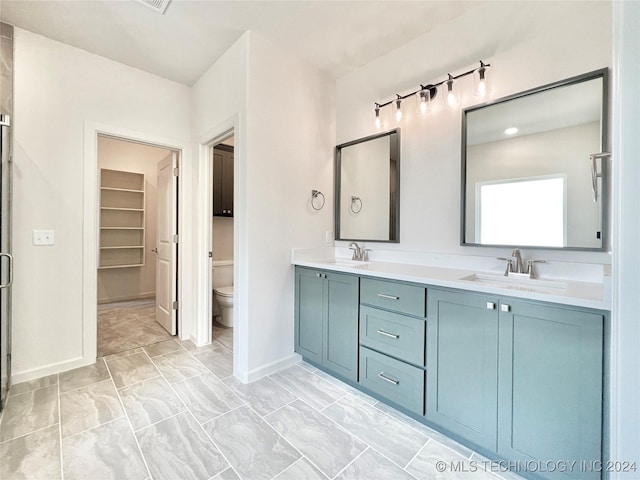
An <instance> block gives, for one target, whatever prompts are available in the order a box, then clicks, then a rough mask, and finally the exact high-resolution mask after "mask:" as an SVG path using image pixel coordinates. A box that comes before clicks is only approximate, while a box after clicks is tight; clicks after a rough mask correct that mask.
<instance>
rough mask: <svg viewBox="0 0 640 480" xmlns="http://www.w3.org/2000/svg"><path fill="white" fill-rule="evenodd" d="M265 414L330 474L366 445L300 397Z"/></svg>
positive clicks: (353, 457)
mask: <svg viewBox="0 0 640 480" xmlns="http://www.w3.org/2000/svg"><path fill="white" fill-rule="evenodd" d="M264 418H265V420H266V421H267V422H269V423H270V424H271V425H272V426H273V427H274V428H275V429H276V430H277V431H278V432H279V433H280V434H281V435H282V436H283V437H284V438H286V439H287V440H288V441H289V442H290V443H291V444H292V445H293V446H294V447H295V448H297V449H298V450H299V451H300V452H302V454H303V455H304V456H305V457H307V458H309V460H311V462H313V464H314V465H316V466H317V467H318V468H320V470H321V471H322V472H323V473H324V474H326V475H328V476H329V477H330V478H333V477H334V476H336V475H337V474H338V473H339V472H340V471H341V470H342V469H343V468H344V467H346V466H347V465H348V464H349V463H351V462H352V461H353V459H355V458H356V457H357V456H358V455H360V453H362V452H363V451H364V449H365V448H367V446H366V445H365V444H364V443H362V442H361V441H360V440H358V439H357V438H355V437H353V436H351V435H349V434H348V433H346V432H344V431H343V430H341V429H340V428H338V427H337V426H336V425H335V424H334V423H333V422H332V421H331V420H329V419H328V418H327V417H325V416H324V415H322V414H321V413H319V412H317V411H316V410H314V409H313V408H311V407H309V406H308V405H306V404H305V403H303V402H301V401H300V400H296V401H295V402H293V403H290V404H289V405H287V406H286V407H283V408H281V409H280V410H276V411H275V412H273V413H271V414H269V415H267V416H266V417H264Z"/></svg>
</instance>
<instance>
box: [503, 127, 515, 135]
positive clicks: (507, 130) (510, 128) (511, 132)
mask: <svg viewBox="0 0 640 480" xmlns="http://www.w3.org/2000/svg"><path fill="white" fill-rule="evenodd" d="M504 133H506V134H507V135H515V134H516V133H518V129H517V128H516V127H509V128H507V129H506V130H505V131H504Z"/></svg>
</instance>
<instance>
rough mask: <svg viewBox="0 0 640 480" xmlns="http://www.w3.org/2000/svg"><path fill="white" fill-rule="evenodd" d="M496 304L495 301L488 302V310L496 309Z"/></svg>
mask: <svg viewBox="0 0 640 480" xmlns="http://www.w3.org/2000/svg"><path fill="white" fill-rule="evenodd" d="M495 309H496V304H495V303H493V302H487V310H495Z"/></svg>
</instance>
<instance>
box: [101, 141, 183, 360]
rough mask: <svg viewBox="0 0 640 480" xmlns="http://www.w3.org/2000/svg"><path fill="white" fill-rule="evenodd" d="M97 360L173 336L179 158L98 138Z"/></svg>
mask: <svg viewBox="0 0 640 480" xmlns="http://www.w3.org/2000/svg"><path fill="white" fill-rule="evenodd" d="M97 154H98V182H99V185H98V188H99V192H100V194H99V202H100V204H99V212H100V213H99V221H98V229H99V234H98V238H99V247H98V248H99V259H98V269H97V303H98V305H97V356H98V357H102V356H106V355H112V354H117V353H121V352H124V351H127V350H132V349H134V348H139V347H143V346H146V345H151V344H154V343H158V342H161V341H164V340H167V339H169V338H171V337H172V336H173V335H176V334H177V333H178V332H177V325H178V322H177V308H178V305H177V286H178V282H177V240H178V237H177V235H178V231H177V227H178V221H177V220H178V219H177V212H178V204H177V201H178V195H177V193H178V192H177V185H178V183H177V163H178V156H179V152H177V151H175V150H172V149H169V148H166V147H162V146H157V145H151V144H147V143H141V142H136V141H131V140H126V139H122V138H117V137H113V136H109V135H98V141H97Z"/></svg>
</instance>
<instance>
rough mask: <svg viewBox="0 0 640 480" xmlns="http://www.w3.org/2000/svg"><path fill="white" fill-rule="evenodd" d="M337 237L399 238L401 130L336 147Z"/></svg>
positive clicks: (380, 239)
mask: <svg viewBox="0 0 640 480" xmlns="http://www.w3.org/2000/svg"><path fill="white" fill-rule="evenodd" d="M335 192H336V210H335V215H336V227H335V228H336V239H337V240H363V241H374V242H399V241H400V234H399V232H400V130H399V129H395V130H391V131H390V132H386V133H382V134H379V135H372V136H370V137H366V138H361V139H358V140H354V141H352V142H348V143H343V144H342V145H338V146H337V147H336V163H335Z"/></svg>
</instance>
